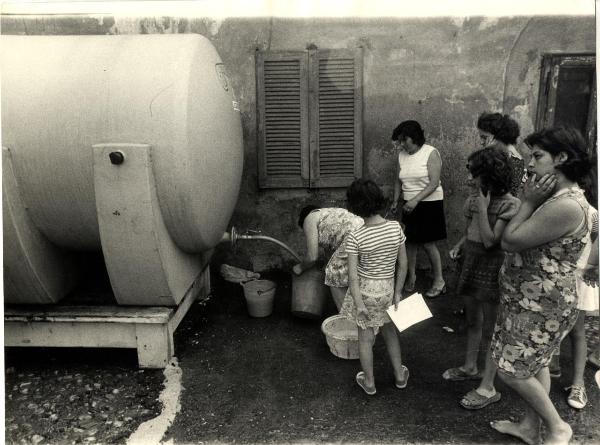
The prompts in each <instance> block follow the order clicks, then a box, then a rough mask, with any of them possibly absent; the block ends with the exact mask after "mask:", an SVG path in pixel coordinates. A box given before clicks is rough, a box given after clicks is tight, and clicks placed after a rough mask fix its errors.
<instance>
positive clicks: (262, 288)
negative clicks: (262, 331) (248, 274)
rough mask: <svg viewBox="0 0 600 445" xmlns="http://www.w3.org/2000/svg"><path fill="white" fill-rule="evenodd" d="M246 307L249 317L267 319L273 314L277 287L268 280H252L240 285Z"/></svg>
mask: <svg viewBox="0 0 600 445" xmlns="http://www.w3.org/2000/svg"><path fill="white" fill-rule="evenodd" d="M242 287H243V288H244V297H246V307H247V308H248V313H249V314H250V316H251V317H268V316H269V315H271V313H272V312H273V300H274V297H275V289H276V288H277V285H276V284H275V283H274V282H273V281H269V280H252V281H246V282H245V283H242Z"/></svg>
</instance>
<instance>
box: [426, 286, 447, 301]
mask: <svg viewBox="0 0 600 445" xmlns="http://www.w3.org/2000/svg"><path fill="white" fill-rule="evenodd" d="M445 294H446V285H445V284H444V285H443V286H442V287H433V286H432V287H431V289H429V290H428V291H427V292H425V296H426V297H427V298H437V297H439V296H440V295H445Z"/></svg>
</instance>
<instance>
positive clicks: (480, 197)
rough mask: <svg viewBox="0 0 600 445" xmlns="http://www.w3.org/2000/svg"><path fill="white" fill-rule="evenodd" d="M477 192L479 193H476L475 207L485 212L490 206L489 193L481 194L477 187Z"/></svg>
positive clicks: (479, 188)
mask: <svg viewBox="0 0 600 445" xmlns="http://www.w3.org/2000/svg"><path fill="white" fill-rule="evenodd" d="M477 190H478V191H479V193H477V205H478V206H479V208H480V209H485V210H486V211H487V208H488V207H489V205H490V199H491V194H490V192H489V191H488V192H487V193H486V194H483V190H481V187H478V188H477Z"/></svg>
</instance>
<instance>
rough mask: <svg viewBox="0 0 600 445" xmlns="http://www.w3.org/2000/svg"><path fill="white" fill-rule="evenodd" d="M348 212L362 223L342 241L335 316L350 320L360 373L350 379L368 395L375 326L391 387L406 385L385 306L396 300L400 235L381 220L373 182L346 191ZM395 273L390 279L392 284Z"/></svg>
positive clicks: (402, 269)
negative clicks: (344, 266)
mask: <svg viewBox="0 0 600 445" xmlns="http://www.w3.org/2000/svg"><path fill="white" fill-rule="evenodd" d="M346 196H347V198H348V210H350V211H351V212H352V213H354V214H356V215H358V216H362V217H363V218H364V221H365V225H364V226H362V227H360V228H359V229H356V230H354V231H352V232H350V234H349V235H348V237H347V239H346V252H347V254H348V275H349V281H350V288H349V289H348V293H347V294H346V298H345V299H344V304H343V305H342V310H341V311H340V314H341V315H343V316H345V317H346V318H348V319H349V320H351V321H353V322H355V323H356V326H357V329H358V354H359V358H360V365H361V367H362V371H360V372H359V373H358V374H356V383H357V384H358V385H359V386H360V387H361V388H362V389H363V391H364V392H365V393H367V394H368V395H374V394H375V393H376V389H375V380H374V377H373V344H374V343H375V336H376V335H377V332H378V331H379V328H381V332H382V334H383V340H384V341H385V344H386V346H387V350H388V353H389V355H390V360H391V362H392V367H393V368H394V377H395V384H396V387H397V388H399V389H402V388H406V385H407V383H408V369H407V368H406V366H404V365H403V364H402V356H401V354H400V340H399V339H398V333H397V331H396V327H395V326H394V324H393V323H392V322H391V319H390V317H389V315H388V314H387V312H386V309H387V308H388V307H390V305H391V304H392V302H393V303H394V304H396V305H397V304H398V302H399V301H400V300H401V299H402V286H403V285H404V279H405V278H406V249H405V247H404V241H405V237H404V233H403V232H402V228H401V227H400V224H399V223H398V221H387V220H386V219H384V218H383V217H382V216H381V215H380V212H381V211H382V210H383V208H384V207H385V198H384V196H383V192H382V191H381V189H380V188H379V186H377V184H375V183H374V182H373V181H370V180H365V179H357V180H356V181H354V182H353V183H352V184H351V185H350V187H349V188H348V190H347V193H346ZM394 277H395V283H394Z"/></svg>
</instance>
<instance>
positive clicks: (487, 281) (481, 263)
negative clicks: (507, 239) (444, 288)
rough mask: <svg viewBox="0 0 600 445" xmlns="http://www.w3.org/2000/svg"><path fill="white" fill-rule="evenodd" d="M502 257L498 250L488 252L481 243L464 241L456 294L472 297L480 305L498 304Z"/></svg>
mask: <svg viewBox="0 0 600 445" xmlns="http://www.w3.org/2000/svg"><path fill="white" fill-rule="evenodd" d="M504 257H505V254H504V252H503V251H501V250H500V249H498V248H494V249H491V250H488V249H486V248H485V247H484V245H483V243H476V242H474V241H470V240H466V241H465V243H464V244H463V248H462V264H461V268H460V274H459V277H458V285H457V288H456V294H457V295H464V296H468V297H473V298H475V299H476V300H478V301H481V302H482V303H498V302H499V301H500V285H499V281H498V277H499V274H500V268H501V267H502V263H503V262H504Z"/></svg>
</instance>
